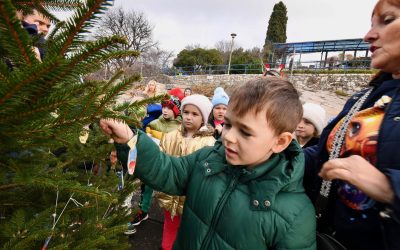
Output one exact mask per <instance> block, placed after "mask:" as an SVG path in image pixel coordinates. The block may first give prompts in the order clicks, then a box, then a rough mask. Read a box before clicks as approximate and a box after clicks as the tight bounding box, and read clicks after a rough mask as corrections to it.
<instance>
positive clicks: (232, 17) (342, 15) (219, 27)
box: [114, 0, 377, 54]
mask: <svg viewBox="0 0 400 250" xmlns="http://www.w3.org/2000/svg"><path fill="white" fill-rule="evenodd" d="M277 2H279V1H278V0H197V1H193V0H135V1H131V0H116V1H115V3H114V7H119V6H122V7H123V9H124V10H131V9H132V10H137V11H142V12H144V13H145V15H146V17H147V18H148V20H149V21H150V23H151V24H152V25H153V26H154V39H155V40H157V41H159V43H160V47H161V48H163V49H166V50H172V51H174V52H175V54H177V53H179V51H180V50H182V49H183V48H184V47H185V46H187V45H193V44H200V45H201V46H202V47H208V48H211V47H213V46H214V45H215V43H216V42H218V41H220V40H228V41H230V39H231V38H230V34H231V33H236V34H237V37H236V38H235V44H237V45H239V46H242V47H243V48H245V49H250V48H252V47H255V46H257V47H262V46H263V44H264V39H265V33H266V30H267V25H268V20H269V17H270V15H271V12H272V8H273V6H274V4H275V3H277ZM376 2H377V1H376V0H283V3H284V4H285V5H286V7H287V10H288V18H289V20H288V24H287V42H303V41H314V40H315V41H319V40H334V39H346V38H361V37H363V36H364V34H365V33H366V32H367V30H368V28H369V26H370V18H371V11H372V8H373V7H374V5H375V3H376Z"/></svg>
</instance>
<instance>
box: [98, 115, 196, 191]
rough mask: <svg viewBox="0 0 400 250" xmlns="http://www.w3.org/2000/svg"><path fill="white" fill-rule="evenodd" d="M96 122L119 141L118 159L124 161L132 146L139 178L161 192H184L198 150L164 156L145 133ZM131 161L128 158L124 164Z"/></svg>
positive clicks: (107, 121) (114, 123)
mask: <svg viewBox="0 0 400 250" xmlns="http://www.w3.org/2000/svg"><path fill="white" fill-rule="evenodd" d="M100 126H101V127H102V129H103V131H104V132H105V133H106V134H108V135H110V136H111V137H112V138H113V139H114V141H115V142H117V143H119V145H118V144H116V148H117V151H118V159H119V160H120V161H121V162H126V161H128V155H129V154H131V155H132V153H133V151H135V150H136V152H137V160H136V162H135V163H136V169H135V175H136V176H137V177H138V178H139V179H141V180H142V181H144V183H146V184H147V185H149V186H150V187H152V188H154V189H156V190H159V191H162V192H164V193H168V194H172V195H185V190H186V185H187V182H188V178H189V176H190V173H191V171H192V168H193V167H194V166H195V162H196V161H197V160H198V157H199V155H202V154H201V152H199V151H197V152H196V153H194V154H192V155H189V156H185V157H179V158H178V157H172V156H168V155H166V154H164V153H162V152H160V149H159V147H158V146H157V145H156V144H155V143H154V142H153V141H152V140H151V139H150V138H149V137H148V136H147V135H146V134H145V133H143V132H142V131H138V132H137V133H138V134H136V135H135V134H134V132H132V130H131V129H130V128H129V127H128V126H127V125H126V124H125V123H120V122H116V121H112V120H101V121H100ZM127 130H129V131H130V132H128V131H127ZM121 144H122V145H121ZM126 145H128V147H127V146H126ZM131 158H132V157H131ZM131 160H132V159H131ZM131 163H132V162H128V168H129V167H130V166H129V164H131ZM135 163H133V164H135ZM131 165H132V164H131Z"/></svg>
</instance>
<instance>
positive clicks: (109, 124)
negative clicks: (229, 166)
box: [100, 119, 133, 144]
mask: <svg viewBox="0 0 400 250" xmlns="http://www.w3.org/2000/svg"><path fill="white" fill-rule="evenodd" d="M100 127H101V129H102V130H103V132H104V133H105V134H107V135H109V136H111V137H112V138H113V139H114V141H115V142H116V143H121V144H123V143H127V142H128V141H129V140H130V139H132V137H133V132H132V130H131V129H130V128H129V126H128V125H126V123H124V122H119V121H115V120H111V119H101V120H100Z"/></svg>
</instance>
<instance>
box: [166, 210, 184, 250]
mask: <svg viewBox="0 0 400 250" xmlns="http://www.w3.org/2000/svg"><path fill="white" fill-rule="evenodd" d="M180 224H181V217H180V216H175V217H174V218H173V219H172V220H171V213H170V212H168V211H167V210H165V209H164V230H163V235H162V242H161V248H162V249H163V250H171V249H172V246H173V245H174V242H175V239H176V234H177V233H178V229H179V225H180Z"/></svg>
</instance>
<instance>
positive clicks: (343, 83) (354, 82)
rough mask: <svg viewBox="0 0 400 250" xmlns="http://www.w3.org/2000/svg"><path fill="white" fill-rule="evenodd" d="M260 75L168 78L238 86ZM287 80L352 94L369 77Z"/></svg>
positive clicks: (310, 87) (298, 77)
mask: <svg viewBox="0 0 400 250" xmlns="http://www.w3.org/2000/svg"><path fill="white" fill-rule="evenodd" d="M256 76H260V75H236V74H235V75H192V76H169V77H168V78H169V80H170V83H172V84H173V85H179V86H190V85H198V84H216V85H219V84H228V85H229V84H238V83H242V82H245V81H247V80H249V79H252V78H254V77H256ZM289 79H290V80H291V81H292V82H293V84H295V85H296V86H297V87H299V88H301V89H305V90H313V91H319V90H327V91H343V92H344V93H347V94H352V93H354V92H356V91H359V90H360V89H362V88H363V87H365V86H366V85H367V84H368V82H369V80H370V79H371V75H363V74H320V75H315V74H301V75H300V74H299V75H296V74H294V75H293V76H292V77H291V78H290V77H289Z"/></svg>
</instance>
